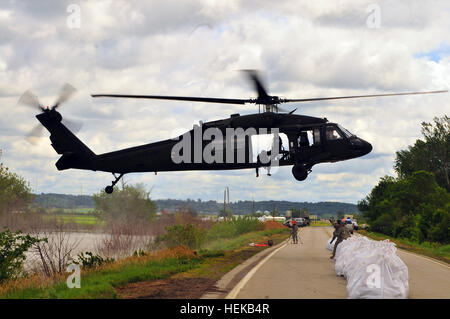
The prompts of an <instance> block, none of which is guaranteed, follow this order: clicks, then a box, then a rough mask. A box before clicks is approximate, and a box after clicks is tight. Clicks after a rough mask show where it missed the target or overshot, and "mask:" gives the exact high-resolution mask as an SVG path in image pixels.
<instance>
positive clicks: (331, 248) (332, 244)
mask: <svg viewBox="0 0 450 319" xmlns="http://www.w3.org/2000/svg"><path fill="white" fill-rule="evenodd" d="M332 239H333V237H331V238H330V239H328V241H327V246H326V249H328V250H330V251H333V247H334V244H335V243H336V239H335V240H334V241H333V243H331V240H332Z"/></svg>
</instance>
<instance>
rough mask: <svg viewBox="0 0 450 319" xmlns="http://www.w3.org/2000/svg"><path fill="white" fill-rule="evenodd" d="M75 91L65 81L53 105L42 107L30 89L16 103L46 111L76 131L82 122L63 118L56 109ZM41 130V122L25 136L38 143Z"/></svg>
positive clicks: (33, 142)
mask: <svg viewBox="0 0 450 319" xmlns="http://www.w3.org/2000/svg"><path fill="white" fill-rule="evenodd" d="M75 92H76V89H75V88H74V87H73V86H72V85H70V84H68V83H66V84H64V85H63V87H62V88H61V91H60V94H59V96H58V98H57V99H56V101H55V103H54V104H53V106H52V107H48V106H47V107H44V106H43V105H42V104H41V102H40V101H39V99H38V97H37V96H35V95H34V94H33V93H32V92H31V91H30V90H27V91H25V93H23V94H22V96H21V97H20V99H19V101H18V104H20V105H26V106H29V107H31V108H33V109H38V110H39V111H40V112H41V113H46V114H47V115H48V116H49V117H54V118H59V119H60V121H62V123H63V124H64V125H66V126H67V128H69V129H70V130H71V131H72V132H74V133H76V132H78V131H79V130H80V129H81V127H82V123H81V122H79V121H75V120H68V119H63V118H62V116H61V114H60V113H58V112H57V111H56V108H58V107H59V106H61V104H63V103H64V102H66V101H67V100H68V99H69V98H70V97H71V96H72V95H73V94H74V93H75ZM42 132H43V126H42V125H41V124H38V125H37V126H35V127H34V128H33V129H31V130H30V132H29V133H28V134H26V136H25V138H26V140H27V141H28V142H29V143H30V144H34V145H35V144H37V143H38V141H39V138H40V137H41V136H42Z"/></svg>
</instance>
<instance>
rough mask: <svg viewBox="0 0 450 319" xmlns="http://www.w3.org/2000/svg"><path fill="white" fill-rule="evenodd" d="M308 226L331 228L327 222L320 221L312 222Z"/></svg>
mask: <svg viewBox="0 0 450 319" xmlns="http://www.w3.org/2000/svg"><path fill="white" fill-rule="evenodd" d="M310 226H312V227H323V226H331V224H330V222H329V221H326V222H324V221H322V220H317V221H312V222H311V224H310Z"/></svg>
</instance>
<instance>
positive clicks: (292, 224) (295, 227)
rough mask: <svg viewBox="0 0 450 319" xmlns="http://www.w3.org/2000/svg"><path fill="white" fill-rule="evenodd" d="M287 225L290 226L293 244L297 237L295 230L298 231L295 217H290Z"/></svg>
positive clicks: (296, 241)
mask: <svg viewBox="0 0 450 319" xmlns="http://www.w3.org/2000/svg"><path fill="white" fill-rule="evenodd" d="M289 227H290V228H291V235H292V241H293V242H294V244H298V238H297V232H298V225H297V221H296V220H295V219H292V220H291V222H290V223H289Z"/></svg>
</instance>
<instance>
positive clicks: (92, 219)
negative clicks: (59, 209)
mask: <svg viewBox="0 0 450 319" xmlns="http://www.w3.org/2000/svg"><path fill="white" fill-rule="evenodd" d="M44 219H45V220H47V221H48V220H51V219H56V220H57V221H58V222H62V223H64V224H67V223H76V224H80V225H96V224H102V223H103V221H101V220H99V219H98V218H97V217H96V216H92V215H74V214H69V213H67V214H57V215H44Z"/></svg>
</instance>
